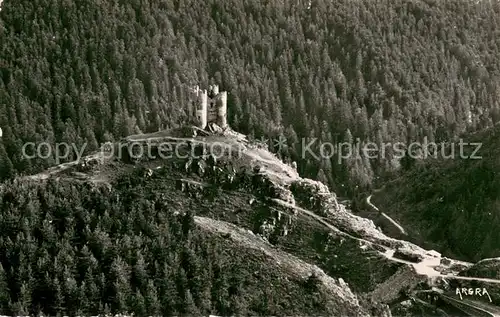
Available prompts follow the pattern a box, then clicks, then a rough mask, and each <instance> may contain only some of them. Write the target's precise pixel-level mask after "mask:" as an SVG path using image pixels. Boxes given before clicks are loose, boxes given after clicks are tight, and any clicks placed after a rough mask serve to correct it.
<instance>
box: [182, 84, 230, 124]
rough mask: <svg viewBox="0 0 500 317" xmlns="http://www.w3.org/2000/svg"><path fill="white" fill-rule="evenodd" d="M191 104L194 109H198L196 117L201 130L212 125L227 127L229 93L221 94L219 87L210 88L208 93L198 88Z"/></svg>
mask: <svg viewBox="0 0 500 317" xmlns="http://www.w3.org/2000/svg"><path fill="white" fill-rule="evenodd" d="M191 102H192V103H193V109H196V110H195V117H196V121H197V122H198V127H199V128H201V129H205V128H206V127H207V125H208V124H210V123H215V124H217V125H218V126H219V127H221V128H223V129H225V128H226V127H227V92H225V91H222V92H219V86H217V85H213V86H212V85H211V86H209V89H208V92H207V90H201V89H200V88H199V87H198V86H196V87H195V88H194V89H193V94H192V98H191Z"/></svg>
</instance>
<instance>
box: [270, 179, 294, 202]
mask: <svg viewBox="0 0 500 317" xmlns="http://www.w3.org/2000/svg"><path fill="white" fill-rule="evenodd" d="M273 191H274V193H273V196H274V197H273V198H276V199H280V200H283V201H285V202H287V203H289V204H291V205H293V206H295V197H294V196H293V194H292V192H291V191H290V189H288V188H285V187H284V186H282V185H278V184H275V185H274V186H273Z"/></svg>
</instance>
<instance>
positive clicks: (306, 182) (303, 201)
mask: <svg viewBox="0 0 500 317" xmlns="http://www.w3.org/2000/svg"><path fill="white" fill-rule="evenodd" d="M290 190H291V192H292V193H293V195H294V197H295V200H296V202H297V203H298V204H299V205H301V206H302V207H304V208H306V209H309V210H312V211H314V212H316V213H317V214H318V215H321V216H327V215H329V214H334V213H335V212H337V211H338V210H339V204H338V202H337V198H336V195H335V193H332V192H330V190H329V189H328V186H326V185H325V184H323V183H321V182H318V181H314V180H311V179H307V178H304V179H299V180H297V181H295V182H293V183H292V184H291V185H290Z"/></svg>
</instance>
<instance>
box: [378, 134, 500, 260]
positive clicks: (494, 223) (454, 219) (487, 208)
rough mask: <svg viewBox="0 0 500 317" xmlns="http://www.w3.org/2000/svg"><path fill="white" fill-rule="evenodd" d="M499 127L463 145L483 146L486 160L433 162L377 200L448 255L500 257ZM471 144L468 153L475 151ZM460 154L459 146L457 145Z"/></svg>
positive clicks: (406, 175) (409, 173)
mask: <svg viewBox="0 0 500 317" xmlns="http://www.w3.org/2000/svg"><path fill="white" fill-rule="evenodd" d="M499 130H500V128H498V127H495V128H494V129H490V130H487V131H483V132H481V133H478V134H476V135H473V136H471V137H470V138H469V140H468V141H464V142H469V143H472V142H481V143H482V144H483V145H482V147H481V149H480V150H479V152H478V153H477V154H476V155H479V156H481V157H482V159H460V158H456V159H449V160H442V159H441V160H435V159H428V160H427V161H424V162H419V163H417V164H416V166H414V167H413V168H412V169H411V170H409V171H407V172H404V173H403V176H402V177H400V178H399V179H398V180H396V181H394V182H390V183H388V184H387V185H386V186H385V188H384V190H382V191H380V192H377V193H375V194H374V196H373V199H372V201H373V203H374V204H375V205H377V206H378V207H379V208H380V209H381V210H383V211H384V212H386V213H388V214H389V215H393V216H394V217H395V218H396V219H398V221H400V222H401V223H402V225H403V227H405V228H406V229H407V230H408V231H409V232H410V235H412V236H413V237H414V238H416V239H417V240H421V241H424V240H425V241H429V242H431V243H433V244H434V246H435V247H436V248H437V249H438V250H440V251H441V252H444V253H445V254H447V255H450V256H455V257H460V258H463V259H466V260H474V261H477V260H479V259H481V258H485V257H493V256H499V255H500V245H499V244H498V241H500V231H499V230H498V227H499V226H500V201H499V198H498V197H499V190H500V182H499V179H498V177H497V173H498V172H499V171H500V161H499V157H500V156H499V155H500V138H499V136H500V135H499ZM474 148H475V147H474V146H472V145H471V146H466V147H465V148H464V150H465V153H467V152H470V151H472V150H473V149H474ZM455 149H456V153H457V155H458V150H457V149H458V147H455Z"/></svg>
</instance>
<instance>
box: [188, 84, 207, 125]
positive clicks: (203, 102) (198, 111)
mask: <svg viewBox="0 0 500 317" xmlns="http://www.w3.org/2000/svg"><path fill="white" fill-rule="evenodd" d="M207 96H208V94H207V90H206V89H205V90H202V89H200V87H198V86H196V87H194V89H192V91H191V96H190V101H191V103H192V107H193V109H194V110H193V111H194V117H195V118H196V122H197V124H198V127H200V128H202V129H205V127H206V126H207V123H208V122H207V104H208V98H207Z"/></svg>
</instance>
